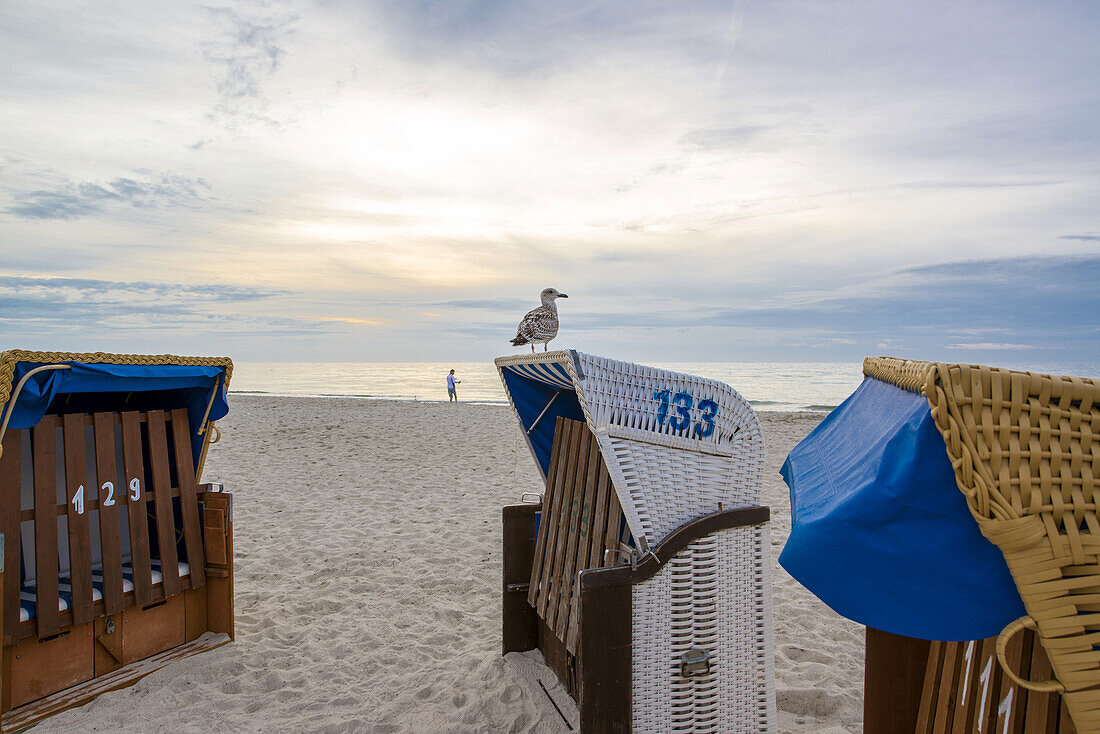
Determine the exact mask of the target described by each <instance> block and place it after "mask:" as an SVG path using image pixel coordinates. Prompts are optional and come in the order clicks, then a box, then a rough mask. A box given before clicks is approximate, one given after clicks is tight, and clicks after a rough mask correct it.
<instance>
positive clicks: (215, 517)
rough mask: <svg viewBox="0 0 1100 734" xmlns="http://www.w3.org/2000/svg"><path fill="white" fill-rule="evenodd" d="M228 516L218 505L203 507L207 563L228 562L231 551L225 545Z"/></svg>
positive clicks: (203, 529)
mask: <svg viewBox="0 0 1100 734" xmlns="http://www.w3.org/2000/svg"><path fill="white" fill-rule="evenodd" d="M226 522H228V518H227V517H226V514H225V512H224V511H223V510H221V509H219V508H217V507H209V506H207V507H203V511H202V538H203V544H204V545H205V546H206V547H205V548H204V552H205V553H206V561H207V563H220V564H224V563H228V562H229V553H228V552H227V549H226V547H225V527H226V525H225V524H226Z"/></svg>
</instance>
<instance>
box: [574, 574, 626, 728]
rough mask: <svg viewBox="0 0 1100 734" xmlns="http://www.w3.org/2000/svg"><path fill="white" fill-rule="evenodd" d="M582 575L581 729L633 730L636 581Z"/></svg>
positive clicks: (578, 701)
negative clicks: (597, 580)
mask: <svg viewBox="0 0 1100 734" xmlns="http://www.w3.org/2000/svg"><path fill="white" fill-rule="evenodd" d="M601 573H608V572H607V571H603V570H593V571H585V572H584V573H582V574H581V582H580V586H581V588H580V600H579V603H578V611H579V612H580V627H581V630H582V631H583V633H584V634H582V635H581V638H580V649H579V650H578V652H577V678H578V696H577V707H578V708H579V709H580V719H581V731H584V732H597V731H598V732H609V733H611V732H616V733H618V732H622V734H627V733H628V732H629V731H630V729H631V693H630V686H631V683H630V676H631V669H630V656H631V640H632V637H633V614H632V607H631V598H630V584H629V583H623V584H614V585H608V586H593V585H589V584H586V583H585V581H586V580H587V579H586V577H589V576H592V575H596V574H601Z"/></svg>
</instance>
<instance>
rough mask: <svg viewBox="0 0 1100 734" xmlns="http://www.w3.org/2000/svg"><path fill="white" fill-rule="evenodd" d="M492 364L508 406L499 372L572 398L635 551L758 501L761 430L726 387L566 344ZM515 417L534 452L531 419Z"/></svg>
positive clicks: (739, 398)
mask: <svg viewBox="0 0 1100 734" xmlns="http://www.w3.org/2000/svg"><path fill="white" fill-rule="evenodd" d="M496 366H497V369H498V370H499V371H500V373H501V380H502V381H503V382H504V388H505V392H506V393H507V394H508V400H509V402H510V404H511V405H512V408H513V410H516V408H517V406H516V403H515V399H514V397H513V395H512V391H511V390H510V389H509V387H508V383H507V381H506V380H505V379H504V373H505V372H506V371H511V372H513V373H516V374H519V375H521V376H523V377H524V378H525V379H528V380H536V381H539V382H542V383H544V384H546V385H548V386H550V387H552V388H553V389H554V390H556V391H569V392H572V393H573V394H574V395H575V397H576V401H577V403H578V404H579V406H580V409H581V411H582V412H583V414H584V419H585V420H586V421H587V423H588V427H589V428H590V429H591V431H592V433H593V434H594V435H595V436H596V440H597V441H598V442H599V446H600V451H601V452H602V453H603V456H604V461H605V462H606V463H607V467H608V471H609V472H610V474H611V479H612V482H613V483H614V486H615V491H616V493H617V494H618V496H619V501H620V503H621V504H622V507H623V513H624V514H625V516H626V519H627V524H628V525H629V526H630V531H631V533H632V534H633V535H634V538H635V539H636V540H637V541H638V543H639V545H640V546H641V550H642V551H645V550H648V549H649V548H651V547H653V546H654V545H656V544H657V543H659V542H660V541H661V539H662V538H664V537H665V536H667V535H668V534H669V533H670V532H672V531H673V530H674V529H675V528H677V527H679V526H680V525H683V524H684V523H685V522H687V521H689V520H692V519H695V518H697V517H701V516H703V515H706V514H709V513H712V512H718V511H719V510H721V509H733V508H736V507H748V506H752V505H757V504H759V502H760V477H761V474H762V472H763V468H764V434H763V432H762V431H761V429H760V422H759V421H758V420H757V418H756V414H755V413H754V412H753V410H752V406H750V405H749V403H748V401H747V400H745V399H744V398H743V397H742V396H741V395H740V394H739V393H738V392H737V391H736V390H734V389H733V388H732V387H730V386H729V385H727V384H725V383H723V382H719V381H717V380H709V379H706V378H702V377H695V376H693V375H685V374H682V373H679V372H672V371H670V370H663V369H658V368H656V367H647V366H645V365H639V364H634V363H631V362H620V361H618V360H614V359H609V358H606V357H596V356H593V355H590V354H584V353H581V352H575V351H572V350H567V351H557V352H546V353H543V354H524V355H518V356H513V357H499V358H498V359H497V360H496ZM557 397H558V393H557V392H555V394H554V396H553V398H551V399H556V398H557ZM547 407H550V406H549V405H548V406H547ZM516 412H517V415H519V411H518V410H516ZM539 419H541V420H546V419H545V418H544V417H542V416H540V417H539ZM539 419H536V420H539ZM520 424H521V426H522V427H523V430H524V432H525V435H527V442H528V446H529V447H531V449H532V453H534V448H533V447H532V446H531V439H530V433H531V430H532V429H533V428H534V426H533V425H524V421H523V419H522V418H520ZM535 458H536V461H537V460H538V456H536V457H535Z"/></svg>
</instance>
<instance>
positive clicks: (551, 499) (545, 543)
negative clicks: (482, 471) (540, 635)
mask: <svg viewBox="0 0 1100 734" xmlns="http://www.w3.org/2000/svg"><path fill="white" fill-rule="evenodd" d="M572 432H573V424H571V423H566V422H565V420H564V419H563V418H558V420H557V428H556V429H555V431H554V443H555V444H557V443H559V442H560V443H561V448H560V449H559V451H558V461H557V464H556V465H555V466H553V467H552V468H551V472H552V476H553V482H548V483H547V487H546V502H545V503H544V507H545V508H548V509H544V510H543V513H542V519H541V520H540V521H539V539H540V540H539V541H537V542H540V543H541V545H542V563H540V564H538V567H539V569H540V572H539V576H538V578H532V580H531V585H532V587H533V589H535V591H536V592H537V594H538V604H537V606H536V607H535V610H536V611H537V612H538V615H539V616H540V617H542V618H543V619H546V603H547V601H548V599H549V596H550V580H551V579H552V578H553V574H554V568H553V566H554V561H555V559H556V558H557V556H556V555H555V553H554V547H555V546H556V545H557V538H558V516H559V515H560V514H561V511H562V510H561V505H562V502H563V501H564V495H565V484H566V479H567V474H566V468H567V467H566V465H567V463H568V462H567V459H566V454H568V453H569V443H570V440H571V436H572ZM551 453H552V450H551ZM533 569H534V566H532V570H533Z"/></svg>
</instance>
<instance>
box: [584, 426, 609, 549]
mask: <svg viewBox="0 0 1100 734" xmlns="http://www.w3.org/2000/svg"><path fill="white" fill-rule="evenodd" d="M593 443H595V442H593ZM595 471H596V506H595V508H594V509H593V520H592V550H591V553H590V554H589V556H588V563H587V564H586V565H585V568H600V567H601V566H603V557H604V551H605V550H607V509H608V504H609V503H610V501H611V495H612V494H614V491H613V490H612V489H611V475H610V474H609V473H608V471H607V467H606V466H605V465H604V463H603V454H601V453H600V451H599V446H598V445H597V446H596V466H595Z"/></svg>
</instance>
